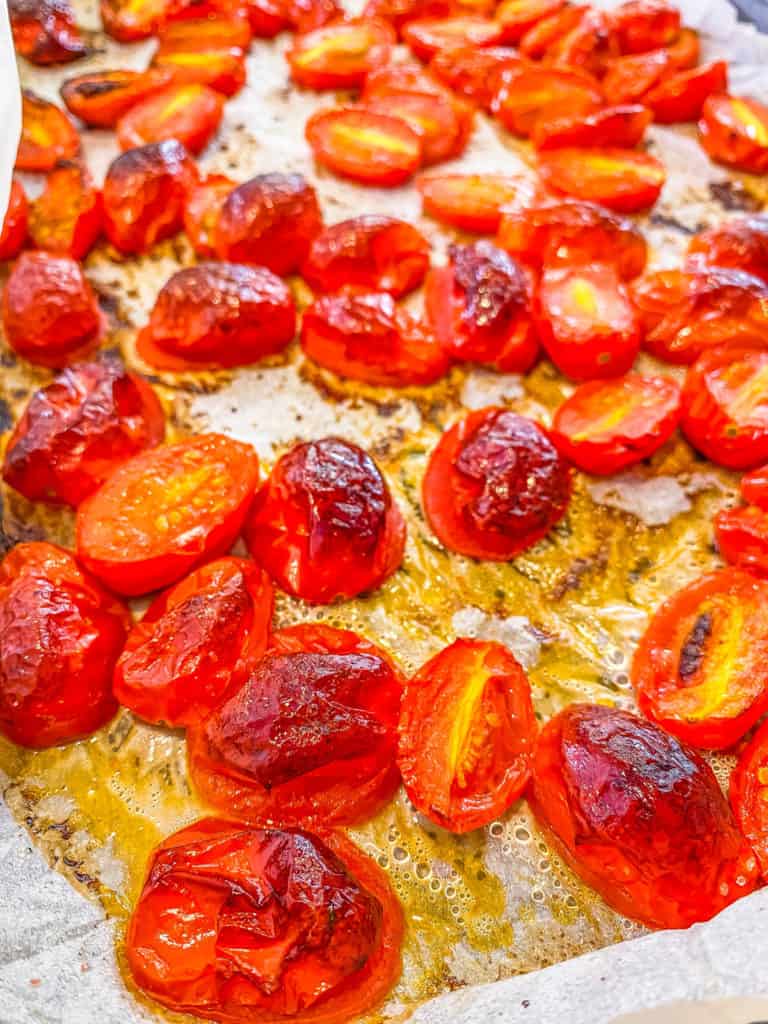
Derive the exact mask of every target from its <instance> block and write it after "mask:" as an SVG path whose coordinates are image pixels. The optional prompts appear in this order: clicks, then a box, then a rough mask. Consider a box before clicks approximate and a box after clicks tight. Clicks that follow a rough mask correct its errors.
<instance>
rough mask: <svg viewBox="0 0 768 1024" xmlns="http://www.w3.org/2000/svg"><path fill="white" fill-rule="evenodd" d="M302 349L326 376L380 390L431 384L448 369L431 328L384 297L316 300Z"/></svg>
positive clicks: (308, 314) (370, 295) (306, 319)
mask: <svg viewBox="0 0 768 1024" xmlns="http://www.w3.org/2000/svg"><path fill="white" fill-rule="evenodd" d="M301 347H302V348H303V349H304V352H305V354H306V355H307V356H309V358H310V359H313V360H314V361H315V362H316V363H319V364H320V366H323V367H325V369H326V370H332V371H333V373H337V374H338V375H339V376H340V377H348V378H349V379H350V380H361V381H364V382H365V383H366V384H374V385H380V386H381V387H394V388H398V387H408V386H414V387H419V386H421V385H425V384H434V382H435V381H436V380H439V379H440V377H442V376H444V374H445V373H447V372H448V368H449V365H450V363H449V360H448V357H447V356H446V354H445V353H444V351H443V349H442V348H441V346H440V345H439V343H438V341H437V338H435V336H434V334H433V333H432V330H431V328H430V327H429V326H428V325H427V324H425V323H423V322H422V321H421V320H417V319H416V318H415V317H413V316H411V314H410V313H408V312H406V311H405V310H404V309H400V308H399V307H398V306H397V304H396V303H395V300H394V299H393V298H392V296H391V295H390V294H389V293H388V292H370V293H366V294H360V295H324V296H322V298H319V299H317V300H316V301H315V302H314V303H313V304H312V305H311V306H310V307H309V309H308V310H307V311H306V312H305V314H304V319H303V321H302V325H301Z"/></svg>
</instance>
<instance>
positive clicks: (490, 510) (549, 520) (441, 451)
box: [422, 407, 571, 561]
mask: <svg viewBox="0 0 768 1024" xmlns="http://www.w3.org/2000/svg"><path fill="white" fill-rule="evenodd" d="M570 495H571V475H570V470H569V468H568V464H567V463H566V461H565V459H563V458H562V456H561V455H560V454H559V452H558V450H557V448H556V447H555V445H554V443H553V441H552V439H551V437H550V436H549V434H548V433H547V432H546V431H545V430H544V428H543V427H541V426H539V424H538V423H534V422H533V420H529V419H525V418H524V417H523V416H518V415H516V414H515V413H513V412H510V411H509V410H507V409H501V408H493V407H490V408H487V409H479V410H478V411H476V412H472V413H470V414H469V415H468V416H465V417H464V418H463V419H461V420H459V421H458V422H457V423H455V424H454V425H453V426H452V427H451V428H450V429H449V430H447V431H446V432H445V433H444V434H443V436H442V437H441V438H440V441H439V443H438V445H437V447H436V448H435V450H434V451H433V452H432V455H431V457H430V460H429V465H428V466H427V471H426V473H425V475H424V483H423V490H422V499H423V504H424V511H425V512H426V515H427V519H428V520H429V524H430V526H431V527H432V529H433V530H434V532H435V533H436V534H437V537H438V539H439V540H440V541H441V543H443V544H444V545H445V546H446V547H447V548H448V549H449V550H451V551H458V552H459V554H462V555H471V556H472V557H473V558H483V559H488V560H492V561H508V560H509V559H511V558H514V557H515V556H516V555H519V554H520V553H521V552H522V551H525V550H527V549H528V548H529V547H531V546H532V545H533V544H535V543H536V541H538V540H540V539H541V538H542V537H544V536H545V535H546V534H547V533H549V531H550V530H551V529H552V527H553V526H555V525H556V524H557V523H558V522H559V521H560V520H561V519H562V517H563V516H564V515H565V512H566V509H567V507H568V501H569V499H570Z"/></svg>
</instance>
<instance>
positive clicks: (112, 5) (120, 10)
mask: <svg viewBox="0 0 768 1024" xmlns="http://www.w3.org/2000/svg"><path fill="white" fill-rule="evenodd" d="M168 6H169V0H99V10H100V13H101V23H102V25H103V26H104V31H105V32H106V33H107V34H108V35H110V36H112V38H113V39H117V40H118V41H119V42H121V43H132V42H134V41H135V40H137V39H147V38H149V36H152V35H154V34H155V33H156V32H157V30H158V29H159V28H160V25H161V24H162V23H163V21H164V19H165V15H166V9H167V7H168Z"/></svg>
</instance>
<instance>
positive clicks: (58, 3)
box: [8, 0, 88, 67]
mask: <svg viewBox="0 0 768 1024" xmlns="http://www.w3.org/2000/svg"><path fill="white" fill-rule="evenodd" d="M8 16H9V18H10V21H11V32H12V34H13V46H14V49H15V50H16V53H18V54H19V56H20V57H24V58H25V59H26V60H28V61H30V63H32V64H37V65H39V66H41V67H46V66H47V65H49V64H67V63H69V62H70V61H73V60H79V59H80V58H81V57H84V56H85V55H86V53H87V52H88V51H87V48H86V45H85V43H84V42H83V37H82V36H81V34H80V30H79V29H78V27H77V24H76V23H75V16H74V13H73V11H72V8H71V6H70V4H69V2H68V0H9V3H8Z"/></svg>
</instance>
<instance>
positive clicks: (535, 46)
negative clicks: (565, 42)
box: [518, 3, 589, 60]
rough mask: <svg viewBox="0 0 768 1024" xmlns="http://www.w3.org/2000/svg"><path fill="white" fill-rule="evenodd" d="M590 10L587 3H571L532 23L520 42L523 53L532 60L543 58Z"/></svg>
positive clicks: (519, 47) (519, 45)
mask: <svg viewBox="0 0 768 1024" xmlns="http://www.w3.org/2000/svg"><path fill="white" fill-rule="evenodd" d="M588 10H589V7H587V5H586V4H571V3H569V4H566V5H565V6H561V7H560V8H559V10H557V11H553V12H552V14H549V15H547V17H546V18H542V19H541V21H537V22H536V24H535V25H531V27H530V28H529V29H528V30H527V31H526V32H525V34H524V35H523V36H522V38H521V39H520V42H519V43H518V49H519V51H520V53H521V55H522V56H523V57H528V58H529V59H530V60H542V59H543V58H544V57H546V56H547V54H548V53H549V51H550V49H551V48H552V47H553V46H554V45H555V44H556V43H557V42H558V41H559V40H560V39H562V38H563V36H564V35H566V34H567V33H568V32H570V31H571V29H574V28H576V26H577V25H578V24H579V22H580V21H581V18H582V15H583V14H585V13H586V12H587V11H588Z"/></svg>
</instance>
